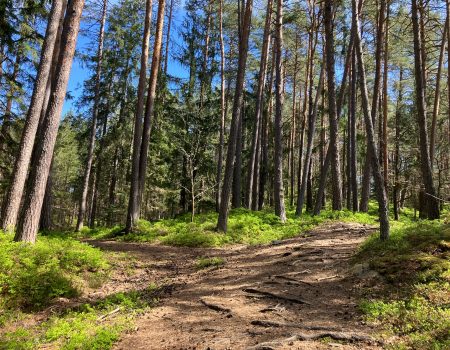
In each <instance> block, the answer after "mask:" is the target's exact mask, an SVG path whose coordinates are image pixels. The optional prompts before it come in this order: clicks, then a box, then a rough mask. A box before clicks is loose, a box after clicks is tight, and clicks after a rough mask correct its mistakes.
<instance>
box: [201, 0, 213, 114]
mask: <svg viewBox="0 0 450 350" xmlns="http://www.w3.org/2000/svg"><path fill="white" fill-rule="evenodd" d="M211 16H212V0H209V4H208V9H207V14H206V34H205V44H204V47H203V62H202V72H201V80H200V109H203V102H204V100H205V83H206V81H207V80H209V79H208V78H207V70H208V57H209V41H210V31H211Z"/></svg>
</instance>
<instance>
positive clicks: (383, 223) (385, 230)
mask: <svg viewBox="0 0 450 350" xmlns="http://www.w3.org/2000/svg"><path fill="white" fill-rule="evenodd" d="M357 2H359V0H352V8H353V33H354V37H355V50H356V55H357V58H358V73H359V86H360V90H361V98H362V107H363V113H364V121H365V125H366V133H367V138H368V145H369V147H370V154H371V165H372V170H373V174H374V178H375V186H376V189H377V194H378V206H379V219H380V238H381V239H382V240H387V239H388V238H389V208H388V202H387V196H386V190H385V187H384V181H383V176H382V174H381V168H380V163H379V160H378V152H377V147H376V143H375V135H374V128H373V123H372V120H373V116H371V115H370V110H369V94H368V92H367V84H366V73H365V67H364V60H363V52H362V45H361V37H360V24H359V13H358V12H357V11H358V10H357V9H358V6H357ZM372 111H373V108H372Z"/></svg>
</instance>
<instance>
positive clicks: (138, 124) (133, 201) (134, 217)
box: [125, 0, 152, 232]
mask: <svg viewBox="0 0 450 350" xmlns="http://www.w3.org/2000/svg"><path fill="white" fill-rule="evenodd" d="M151 20H152V0H147V2H146V7H145V23H144V36H143V40H142V52H141V68H140V73H139V83H138V96H137V97H138V98H137V105H136V116H135V119H134V135H133V155H132V160H131V186H130V199H129V201H128V213H127V222H126V228H125V231H126V232H130V231H131V230H132V229H133V227H134V226H135V225H136V222H137V221H138V219H139V211H140V203H139V202H140V201H139V199H140V198H139V156H140V151H141V142H142V115H143V113H144V99H145V84H146V82H147V64H148V49H149V43H150V29H151Z"/></svg>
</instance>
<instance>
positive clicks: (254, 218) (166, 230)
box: [82, 209, 376, 247]
mask: <svg viewBox="0 0 450 350" xmlns="http://www.w3.org/2000/svg"><path fill="white" fill-rule="evenodd" d="M327 221H348V222H359V223H366V224H375V223H376V222H375V216H374V215H373V213H369V214H366V213H353V212H351V211H346V210H343V211H339V212H336V211H331V210H323V211H322V212H321V214H320V215H318V216H312V215H310V214H303V215H302V216H301V217H296V215H295V211H294V210H288V213H287V222H286V223H284V224H283V223H281V222H280V220H279V218H278V217H277V216H276V215H275V214H273V212H272V210H270V209H268V210H263V211H258V212H255V211H250V210H246V209H234V210H232V211H231V212H230V216H229V220H228V231H227V232H226V233H220V232H217V231H216V223H217V213H215V212H209V213H202V214H198V215H196V217H195V220H194V222H191V218H190V215H189V214H186V215H180V216H179V217H177V218H175V219H167V220H161V221H157V222H149V221H145V220H140V221H139V222H138V225H137V227H136V228H135V230H134V232H132V233H130V234H128V235H124V236H122V235H120V234H119V233H120V232H121V228H120V227H117V226H116V227H113V228H96V229H93V230H89V229H84V231H83V232H82V234H83V235H84V236H85V237H90V238H95V239H104V238H115V239H118V240H124V241H137V242H153V241H159V242H161V243H163V244H167V245H174V246H188V247H219V246H224V245H227V244H265V243H270V242H272V241H274V240H281V239H286V238H292V237H295V236H298V235H301V234H303V233H305V232H306V231H308V230H311V229H312V228H314V227H316V226H318V225H319V224H322V223H324V222H327Z"/></svg>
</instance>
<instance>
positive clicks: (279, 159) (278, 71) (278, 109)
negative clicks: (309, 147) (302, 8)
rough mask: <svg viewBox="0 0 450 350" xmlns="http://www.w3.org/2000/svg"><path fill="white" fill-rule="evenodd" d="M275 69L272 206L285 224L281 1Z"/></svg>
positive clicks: (280, 3) (277, 24) (279, 5)
mask: <svg viewBox="0 0 450 350" xmlns="http://www.w3.org/2000/svg"><path fill="white" fill-rule="evenodd" d="M275 44H276V48H277V50H276V63H275V64H276V67H275V122H274V135H275V150H274V151H275V154H274V163H275V164H274V204H275V215H277V216H279V217H280V220H281V222H283V223H284V222H286V209H285V204H284V188H283V133H282V127H283V125H282V123H283V121H282V117H283V106H284V88H283V0H277V20H276V37H275Z"/></svg>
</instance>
